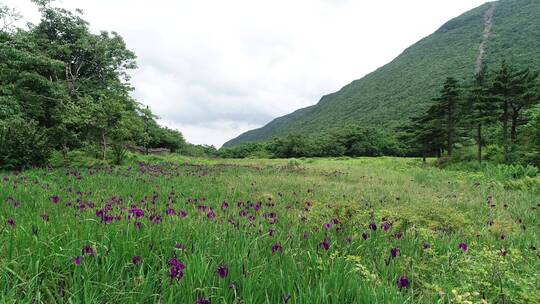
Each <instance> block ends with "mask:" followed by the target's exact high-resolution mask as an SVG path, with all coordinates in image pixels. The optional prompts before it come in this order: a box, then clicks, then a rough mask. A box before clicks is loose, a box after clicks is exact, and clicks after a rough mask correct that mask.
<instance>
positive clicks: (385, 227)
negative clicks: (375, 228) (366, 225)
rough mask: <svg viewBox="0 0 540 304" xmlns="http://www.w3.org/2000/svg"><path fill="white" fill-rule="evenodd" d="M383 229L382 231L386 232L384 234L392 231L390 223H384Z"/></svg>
mask: <svg viewBox="0 0 540 304" xmlns="http://www.w3.org/2000/svg"><path fill="white" fill-rule="evenodd" d="M381 228H382V230H384V232H386V231H388V230H389V229H390V223H388V222H384V223H382V225H381Z"/></svg>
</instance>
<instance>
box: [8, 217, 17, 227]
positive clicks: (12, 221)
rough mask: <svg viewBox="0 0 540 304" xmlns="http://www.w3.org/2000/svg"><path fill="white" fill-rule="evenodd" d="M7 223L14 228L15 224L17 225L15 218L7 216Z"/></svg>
mask: <svg viewBox="0 0 540 304" xmlns="http://www.w3.org/2000/svg"><path fill="white" fill-rule="evenodd" d="M7 224H8V225H10V226H11V227H12V228H15V226H17V224H15V220H14V219H12V218H9V219H8V220H7Z"/></svg>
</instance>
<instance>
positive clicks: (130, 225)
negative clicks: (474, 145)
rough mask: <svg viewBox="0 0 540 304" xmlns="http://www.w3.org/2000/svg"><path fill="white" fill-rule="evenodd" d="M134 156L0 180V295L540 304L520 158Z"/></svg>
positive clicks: (534, 235) (537, 257)
mask: <svg viewBox="0 0 540 304" xmlns="http://www.w3.org/2000/svg"><path fill="white" fill-rule="evenodd" d="M130 162H133V163H131V164H130V165H126V166H123V167H109V166H101V167H94V168H90V169H79V170H76V169H57V170H46V169H35V170H30V171H25V172H23V173H21V174H4V175H2V176H0V180H1V182H0V188H1V189H2V190H1V191H0V201H1V202H2V204H1V205H0V220H1V221H2V227H3V228H2V229H1V230H0V243H1V244H3V245H2V246H1V247H0V261H1V263H0V265H1V266H0V282H1V284H0V298H1V299H0V300H1V301H2V302H13V301H14V302H21V303H30V302H32V303H74V302H75V303H77V302H78V303H83V302H84V303H100V302H107V303H146V302H159V303H179V302H182V303H323V302H324V303H536V302H538V301H540V293H539V292H538V291H539V290H540V288H539V287H540V281H539V278H538V273H539V272H540V253H539V251H538V249H537V246H538V245H539V243H540V242H539V241H540V239H539V237H538V233H539V229H540V221H539V219H540V216H539V214H538V212H539V208H540V205H539V204H540V201H538V194H537V193H538V192H536V194H535V192H533V190H531V189H532V188H521V187H514V186H513V185H514V184H515V183H523V184H525V183H528V181H529V180H530V181H532V180H536V187H538V177H526V175H533V173H530V172H529V173H527V170H525V169H523V168H514V169H507V170H508V171H504V170H502V169H499V171H497V172H498V174H492V172H495V170H498V169H497V168H490V169H489V170H492V171H490V172H486V173H483V172H476V173H465V172H463V171H459V170H440V169H436V168H433V167H429V166H428V167H426V166H425V165H423V164H422V162H421V161H420V160H415V159H406V158H401V159H396V158H359V159H344V160H333V159H309V160H305V161H303V160H294V161H283V160H253V161H251V160H237V161H232V160H229V161H225V160H205V159H184V158H178V157H174V156H168V157H157V156H152V157H142V156H138V157H137V158H136V159H132V160H130ZM456 169H457V168H456ZM536 189H538V188H536Z"/></svg>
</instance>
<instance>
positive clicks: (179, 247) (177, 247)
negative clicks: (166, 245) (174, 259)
mask: <svg viewBox="0 0 540 304" xmlns="http://www.w3.org/2000/svg"><path fill="white" fill-rule="evenodd" d="M174 248H176V249H184V248H186V247H185V246H184V244H182V243H176V245H174Z"/></svg>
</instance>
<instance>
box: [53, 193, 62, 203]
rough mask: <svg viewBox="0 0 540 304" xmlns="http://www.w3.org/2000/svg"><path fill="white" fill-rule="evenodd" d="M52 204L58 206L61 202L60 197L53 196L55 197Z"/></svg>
mask: <svg viewBox="0 0 540 304" xmlns="http://www.w3.org/2000/svg"><path fill="white" fill-rule="evenodd" d="M51 202H52V203H53V204H55V205H56V204H58V203H59V202H60V197H59V196H58V195H56V194H55V195H53V196H52V197H51Z"/></svg>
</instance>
